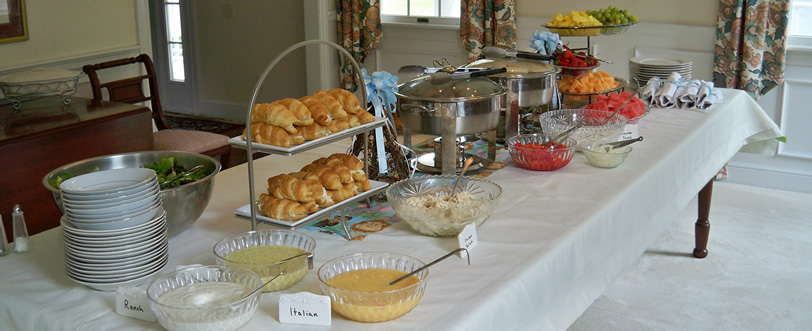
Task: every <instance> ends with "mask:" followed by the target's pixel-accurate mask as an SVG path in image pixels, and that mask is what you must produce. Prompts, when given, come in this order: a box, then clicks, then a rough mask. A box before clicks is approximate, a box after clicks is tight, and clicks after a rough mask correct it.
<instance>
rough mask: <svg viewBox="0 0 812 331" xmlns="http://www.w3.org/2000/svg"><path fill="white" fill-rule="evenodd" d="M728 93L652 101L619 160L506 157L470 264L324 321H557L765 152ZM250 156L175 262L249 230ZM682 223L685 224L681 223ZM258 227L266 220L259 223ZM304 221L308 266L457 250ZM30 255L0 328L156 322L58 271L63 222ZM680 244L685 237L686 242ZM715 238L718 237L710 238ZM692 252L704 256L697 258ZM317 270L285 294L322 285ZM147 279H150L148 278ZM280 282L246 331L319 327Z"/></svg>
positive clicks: (507, 324)
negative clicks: (377, 312) (357, 316)
mask: <svg viewBox="0 0 812 331" xmlns="http://www.w3.org/2000/svg"><path fill="white" fill-rule="evenodd" d="M724 92H725V93H724V94H725V102H724V103H723V104H719V105H716V106H714V107H713V108H711V109H709V110H707V111H698V110H676V109H671V110H662V109H654V110H652V112H651V113H650V114H649V115H648V116H647V117H645V118H643V119H642V120H641V121H640V123H639V124H638V125H639V133H640V135H642V136H644V137H645V140H644V141H643V142H641V143H638V144H635V145H634V151H633V152H632V153H631V155H630V156H629V157H628V159H627V160H626V162H625V163H624V164H622V165H621V166H620V167H618V168H614V169H600V168H595V167H592V166H590V165H589V164H588V163H587V161H586V159H585V157H584V156H583V155H581V154H576V155H575V157H574V159H573V161H572V162H571V163H570V164H569V165H568V166H567V167H565V168H563V169H560V170H557V171H554V172H532V171H528V170H523V169H520V168H518V167H516V166H515V165H513V164H512V163H508V167H506V168H504V169H501V170H499V171H496V172H495V173H493V174H492V175H491V176H490V177H489V179H490V180H492V181H494V182H496V183H498V184H499V185H501V186H502V188H503V190H504V192H503V196H502V198H501V201H500V203H499V205H498V206H497V208H496V211H495V213H494V214H493V216H492V217H491V218H490V219H489V220H488V221H487V222H486V223H484V224H483V225H482V226H481V227H480V228H479V229H478V235H479V245H478V246H477V247H476V249H474V250H473V251H472V252H471V265H470V266H469V265H467V264H466V263H465V260H463V259H459V258H451V259H447V260H445V261H443V262H441V263H439V264H437V265H435V266H432V267H431V268H430V272H429V280H428V286H427V290H426V294H425V295H424V296H423V299H422V300H421V302H420V303H419V304H418V305H417V307H416V308H415V309H414V310H413V311H412V312H410V313H408V314H406V315H405V316H403V317H401V318H399V319H397V320H393V321H389V322H384V323H376V324H363V323H358V322H352V321H349V320H347V319H345V318H343V317H342V316H340V315H338V314H337V313H333V319H332V326H331V327H329V329H342V330H366V329H380V330H384V329H385V330H402V329H410V330H413V329H420V328H426V327H428V328H429V329H433V330H456V329H460V330H493V329H502V330H514V329H535V330H564V329H566V328H567V327H568V326H569V325H570V324H571V323H572V322H573V321H575V320H576V319H577V318H578V317H579V316H580V315H581V314H582V313H583V311H584V310H586V308H587V307H588V306H589V305H590V304H592V302H593V301H594V300H595V299H597V298H598V297H599V296H600V295H601V293H603V291H604V290H605V289H606V288H607V287H608V286H609V285H610V284H611V283H612V282H613V281H614V280H615V278H616V277H618V276H619V275H620V274H621V273H623V272H624V270H625V269H626V268H627V267H628V266H629V265H630V264H631V263H632V262H633V261H634V260H635V259H637V258H638V257H639V256H640V254H642V252H643V251H644V250H645V249H646V248H647V247H648V246H649V245H650V244H652V242H653V241H655V240H656V239H657V238H659V236H660V235H661V234H662V233H663V232H664V231H665V229H666V228H667V227H668V226H669V225H670V224H671V223H672V222H673V221H674V217H675V216H676V215H678V213H679V212H680V211H681V210H682V209H683V208H685V206H686V205H687V204H688V202H689V201H690V200H691V199H692V198H693V197H694V196H695V195H696V194H697V192H698V191H700V189H702V188H703V187H704V186H705V185H706V184H707V183H708V181H709V180H710V179H711V178H712V177H713V176H714V174H715V173H716V172H717V171H718V170H719V169H720V168H721V167H722V166H723V165H724V164H725V162H727V161H728V160H729V159H730V158H731V157H732V156H733V155H734V154H735V153H736V152H737V151H739V150H740V149H742V147H743V146H745V145H747V146H746V147H747V150H749V151H753V152H759V153H764V154H770V153H773V152H774V151H775V146H776V144H777V141H776V140H775V139H773V138H776V137H779V136H781V132H780V131H779V129H778V128H777V126H776V125H775V124H774V123H773V122H772V121H771V120H770V119H769V117H767V116H766V114H765V113H764V112H763V111H762V110H761V108H760V107H759V106H758V105H757V104H756V103H755V102H754V101H753V100H752V99H751V98H750V97H749V96H747V95H746V94H745V93H743V92H740V91H733V90H725V91H724ZM347 147H349V144H348V142H342V143H334V144H332V145H327V146H324V147H320V148H318V149H315V150H312V151H309V152H305V153H302V154H299V155H296V156H293V157H282V156H268V157H264V158H261V159H258V160H256V161H255V163H254V169H255V181H256V183H255V185H256V187H258V188H263V187H265V180H266V179H267V178H268V177H270V176H272V175H275V174H279V173H286V172H291V171H297V170H298V169H299V168H300V167H301V166H302V165H304V164H307V163H309V162H311V161H312V160H314V159H317V158H319V157H321V156H325V155H327V154H329V153H333V152H342V151H345V150H346V149H347ZM247 181H248V173H247V167H246V165H240V166H237V167H234V168H230V169H228V170H226V171H223V172H222V173H220V174H219V175H217V177H216V182H215V191H214V194H213V196H212V198H211V202H210V203H209V205H208V208H207V209H206V211H205V212H204V214H203V215H202V216H201V218H200V220H199V221H198V222H197V223H195V225H194V226H193V227H192V228H190V229H189V230H187V231H186V232H184V233H182V234H180V235H178V236H177V237H175V238H173V239H171V240H170V252H169V263H168V265H167V266H166V267H165V269H164V270H163V271H164V272H167V271H169V270H174V268H175V267H176V266H178V265H188V264H195V263H199V264H214V256H213V254H212V247H213V246H214V244H215V243H216V242H217V241H219V240H220V239H223V238H225V237H229V236H231V235H233V234H237V233H240V232H245V231H249V230H250V229H251V224H250V221H246V220H244V219H237V218H235V216H234V215H233V214H232V210H233V209H234V208H237V207H239V206H242V205H244V204H246V203H247V201H248V194H249V193H248V183H247ZM685 226H690V225H689V224H685ZM259 227H260V229H265V228H271V226H268V225H260V226H259ZM299 231H307V233H308V234H309V235H310V236H312V237H314V238H316V241H317V247H316V250H315V261H314V265H315V267H316V268H318V267H319V266H321V265H322V264H323V263H324V262H326V261H327V260H330V259H333V258H335V257H338V256H341V255H345V254H350V253H355V252H361V251H393V252H399V253H405V254H408V255H411V256H414V257H417V258H419V259H421V260H423V261H426V262H428V261H431V260H433V259H435V258H437V257H440V256H442V255H444V254H445V253H447V252H449V251H451V250H453V249H455V248H456V247H457V240H456V238H435V237H427V236H422V235H419V234H417V233H416V232H414V231H412V230H411V228H409V227H408V225H407V224H405V223H404V222H399V223H396V224H395V225H393V226H391V227H389V228H386V229H385V230H383V231H381V232H378V233H375V234H372V235H370V236H368V237H366V239H364V240H362V241H347V240H346V239H344V238H342V237H339V236H335V235H329V234H324V233H319V232H313V231H308V230H303V229H300V230H299ZM32 243H33V245H34V247H35V251H34V252H32V253H30V254H29V255H14V254H13V255H9V256H5V257H0V279H2V282H0V293H3V299H2V300H0V325H4V326H5V327H4V328H17V329H25V330H46V329H54V330H67V329H85V330H88V329H90V330H92V329H96V330H98V329H123V328H128V327H129V328H160V326H159V325H158V324H157V323H148V322H144V321H140V320H136V319H132V318H129V317H124V316H120V315H117V314H116V313H115V312H114V305H115V294H114V293H112V292H98V291H95V290H91V289H89V288H86V287H84V286H82V285H78V284H76V283H73V282H72V281H70V280H69V279H68V278H67V277H66V276H65V266H64V261H63V260H64V257H63V247H62V229H61V228H55V229H52V230H48V231H45V232H43V233H40V234H38V235H36V236H33V237H32ZM685 249H686V252H688V251H690V250H691V247H685ZM711 249H712V247H711ZM696 263H702V260H697V261H696ZM316 274H317V273H316V271H315V270H314V271H311V272H310V273H309V274H308V275H307V276H306V277H305V278H304V279H303V280H302V281H301V282H299V283H298V284H296V285H295V286H293V287H292V288H289V289H287V290H284V291H282V292H283V293H295V292H300V291H309V292H313V293H317V294H320V293H321V291H320V290H319V285H318V279H317V276H316ZM143 287H146V284H145V285H143ZM278 297H279V293H263V294H262V299H261V303H260V307H259V310H258V311H257V313H256V315H254V317H253V318H252V319H251V321H250V322H249V323H248V324H247V325H246V327H245V328H244V329H246V330H267V329H280V330H294V329H295V330H308V329H313V330H324V329H327V328H325V327H318V326H304V325H295V324H285V325H282V324H280V323H279V322H278V312H277V309H278V304H277V300H278Z"/></svg>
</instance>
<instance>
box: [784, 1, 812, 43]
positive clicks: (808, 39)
mask: <svg viewBox="0 0 812 331" xmlns="http://www.w3.org/2000/svg"><path fill="white" fill-rule="evenodd" d="M808 6H812V2H810V3H809V4H808ZM792 9H793V6H792V5H791V6H790V13H789V17H788V19H789V20H790V22H789V26H788V27H787V50H795V51H798V50H800V51H809V52H812V35H809V36H807V35H793V34H790V31H791V27H792V18H793V13H792ZM796 18H797V19H800V20H803V18H801V17H800V16H798V17H796Z"/></svg>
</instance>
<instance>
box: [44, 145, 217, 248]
mask: <svg viewBox="0 0 812 331" xmlns="http://www.w3.org/2000/svg"><path fill="white" fill-rule="evenodd" d="M168 157H174V158H175V159H176V163H177V164H178V165H181V166H183V167H184V168H186V169H191V168H192V167H194V166H196V165H198V164H202V165H203V170H201V171H203V172H204V173H207V174H208V175H206V177H203V178H202V179H199V180H197V181H194V182H192V183H186V184H183V185H179V186H175V187H173V188H170V189H165V190H161V198H162V199H163V207H164V209H166V223H167V227H168V229H167V231H168V233H169V236H170V237H173V236H175V235H177V234H179V233H181V232H183V231H184V230H186V229H187V228H188V227H189V226H191V225H192V224H194V222H195V221H197V219H198V218H199V217H200V215H201V214H203V210H204V209H206V205H208V203H209V198H211V193H212V190H213V189H214V176H215V175H217V173H218V172H220V168H221V165H220V162H219V161H217V160H216V159H214V158H212V157H209V156H206V155H203V154H197V153H189V152H181V151H144V152H133V153H124V154H113V155H105V156H99V157H94V158H90V159H85V160H81V161H77V162H73V163H70V164H67V165H64V166H61V167H59V168H56V169H54V170H53V171H51V172H49V173H48V174H47V175H45V177H43V178H42V185H44V186H45V188H46V189H48V190H49V191H51V193H52V194H53V196H54V202H55V203H56V206H57V207H58V208H59V211H60V212H62V213H63V214H64V213H65V209H64V207H63V206H62V195H61V193H60V191H59V187H58V186H57V185H56V179H57V177H58V176H60V175H64V174H68V175H70V176H79V175H83V174H86V173H90V172H93V171H100V170H109V169H120V168H142V167H144V165H147V164H150V163H153V162H159V161H161V158H168Z"/></svg>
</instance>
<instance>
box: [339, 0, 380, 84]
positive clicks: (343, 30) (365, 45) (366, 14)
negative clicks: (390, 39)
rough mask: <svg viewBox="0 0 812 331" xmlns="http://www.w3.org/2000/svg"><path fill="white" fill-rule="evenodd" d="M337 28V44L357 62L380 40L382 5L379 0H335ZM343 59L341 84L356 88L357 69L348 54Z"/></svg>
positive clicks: (341, 58) (341, 60)
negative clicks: (347, 56) (355, 69)
mask: <svg viewBox="0 0 812 331" xmlns="http://www.w3.org/2000/svg"><path fill="white" fill-rule="evenodd" d="M336 31H337V33H338V39H337V40H338V44H339V45H341V46H342V47H344V49H346V50H347V51H348V52H350V54H352V56H353V58H355V60H356V61H358V63H359V64H360V63H363V62H364V60H365V59H366V57H367V55H369V53H371V52H372V50H373V49H375V47H377V46H378V44H380V43H381V38H382V35H383V33H382V29H381V4H380V2H379V1H378V0H336ZM339 58H340V60H339V61H340V63H339V66H340V70H339V71H340V72H339V74H340V76H341V87H343V88H344V89H347V90H350V91H355V89H356V88H357V87H358V85H357V83H356V82H355V75H354V73H355V72H354V69H353V67H352V64H350V60H349V59H347V58H346V57H345V56H339Z"/></svg>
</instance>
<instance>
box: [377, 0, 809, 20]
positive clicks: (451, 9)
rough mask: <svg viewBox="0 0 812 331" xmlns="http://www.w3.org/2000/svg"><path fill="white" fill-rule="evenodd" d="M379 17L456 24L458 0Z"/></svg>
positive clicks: (400, 8)
mask: <svg viewBox="0 0 812 331" xmlns="http://www.w3.org/2000/svg"><path fill="white" fill-rule="evenodd" d="M810 1H812V0H810ZM381 19H382V21H383V22H384V23H432V24H448V25H456V24H459V21H460V20H459V19H460V0H381Z"/></svg>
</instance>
